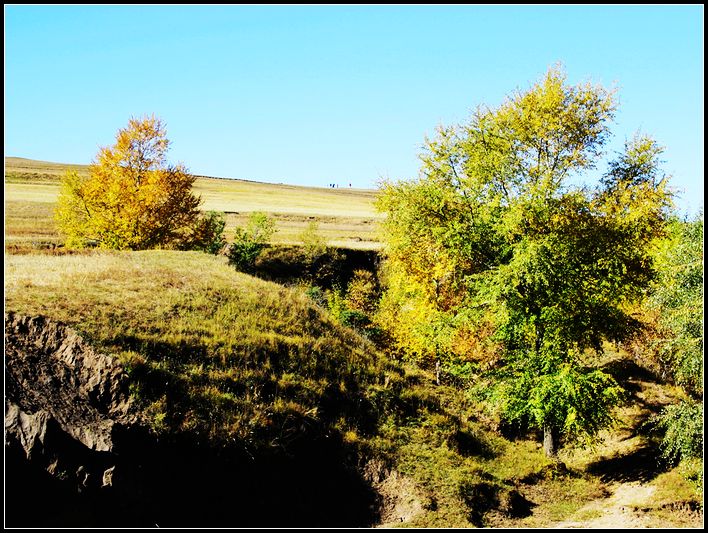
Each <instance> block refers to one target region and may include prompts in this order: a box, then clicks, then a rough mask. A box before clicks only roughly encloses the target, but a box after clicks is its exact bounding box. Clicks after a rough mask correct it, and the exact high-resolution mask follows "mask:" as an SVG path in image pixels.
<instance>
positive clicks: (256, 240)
mask: <svg viewBox="0 0 708 533" xmlns="http://www.w3.org/2000/svg"><path fill="white" fill-rule="evenodd" d="M275 231H276V230H275V221H274V220H273V219H272V218H270V217H269V216H268V215H266V214H265V213H260V212H254V213H252V214H251V216H250V217H249V219H248V222H247V223H246V226H245V227H238V228H236V232H235V235H234V242H233V243H231V245H230V246H229V251H228V254H227V256H228V258H229V264H230V265H232V266H234V267H235V268H236V270H240V271H241V272H253V270H254V266H255V264H256V258H257V257H258V255H259V254H260V253H261V251H262V250H263V249H264V248H265V247H266V245H267V244H268V241H269V240H270V238H271V237H272V236H273V233H275Z"/></svg>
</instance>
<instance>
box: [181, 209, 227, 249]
mask: <svg viewBox="0 0 708 533" xmlns="http://www.w3.org/2000/svg"><path fill="white" fill-rule="evenodd" d="M225 227H226V217H225V216H224V214H223V213H218V212H216V211H208V212H207V213H205V214H204V215H203V216H202V217H200V218H199V220H198V221H197V223H196V225H195V227H194V232H193V234H192V236H191V238H190V240H189V241H187V242H186V243H185V246H184V249H186V250H197V251H200V252H206V253H208V254H213V255H217V254H218V253H219V252H220V251H221V250H222V249H223V248H224V246H226V239H224V228H225Z"/></svg>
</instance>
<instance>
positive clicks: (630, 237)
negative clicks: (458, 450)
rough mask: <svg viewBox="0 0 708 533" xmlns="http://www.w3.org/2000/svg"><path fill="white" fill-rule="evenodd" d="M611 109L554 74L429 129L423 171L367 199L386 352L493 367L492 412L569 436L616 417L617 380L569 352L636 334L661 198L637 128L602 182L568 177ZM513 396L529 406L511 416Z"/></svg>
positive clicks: (661, 187)
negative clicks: (391, 344)
mask: <svg viewBox="0 0 708 533" xmlns="http://www.w3.org/2000/svg"><path fill="white" fill-rule="evenodd" d="M615 107H616V106H615V101H614V96H613V94H612V93H611V92H610V91H607V90H605V89H604V88H602V87H599V86H593V85H591V84H589V83H586V84H580V85H577V86H569V85H567V84H566V82H565V75H564V74H563V72H562V71H561V70H560V69H559V68H552V69H550V70H549V71H548V73H547V74H546V75H545V76H544V77H543V79H541V80H540V81H539V82H538V83H536V84H535V85H534V86H533V87H531V88H530V89H529V90H527V91H526V92H519V93H517V94H515V95H513V96H512V97H510V98H509V99H508V100H507V101H505V102H504V103H503V104H502V105H501V106H500V107H499V108H497V109H495V110H492V109H488V108H484V107H480V108H478V109H477V111H476V112H475V113H474V114H473V116H472V119H471V120H470V122H469V123H468V124H465V125H462V126H459V127H441V128H440V129H439V131H438V135H437V137H436V138H434V139H432V140H426V148H425V152H424V153H423V155H422V157H421V159H422V163H423V164H422V170H421V175H420V177H419V178H418V179H417V180H415V181H411V182H399V183H386V184H384V186H383V191H382V195H381V199H380V201H379V204H378V206H379V208H380V209H381V210H382V211H384V212H385V213H386V214H387V215H388V216H387V218H386V220H385V222H384V226H385V228H384V229H385V231H384V235H385V236H386V238H387V248H386V255H387V263H388V265H387V269H388V272H387V276H386V277H387V282H388V285H387V292H386V294H385V295H384V298H383V300H382V304H381V312H380V313H379V320H380V322H381V323H382V324H383V325H384V327H386V328H388V329H389V331H391V334H392V336H393V337H394V338H395V340H396V342H397V344H398V346H399V347H400V348H401V349H402V350H404V351H405V352H407V353H408V354H410V355H412V356H413V357H414V358H415V359H417V360H418V361H421V362H425V363H428V364H430V363H432V362H435V361H439V360H443V361H446V360H447V361H449V360H456V361H460V362H462V363H464V361H465V360H468V361H475V362H477V363H480V364H481V365H482V367H486V368H489V369H494V368H496V369H502V370H503V371H501V372H495V374H494V376H495V378H496V379H495V380H493V381H492V384H493V385H495V386H498V387H499V389H498V391H497V392H498V393H497V394H496V395H494V396H493V398H494V399H496V400H497V402H498V407H499V408H500V409H501V411H502V412H503V413H505V414H506V416H510V417H511V418H513V419H519V418H520V417H521V418H525V419H526V420H527V421H528V422H529V423H531V424H532V425H536V426H547V425H550V426H551V427H552V429H553V430H554V432H564V433H565V436H566V437H571V436H581V437H583V438H587V437H589V436H590V435H593V434H596V433H597V431H598V430H599V429H600V428H601V427H603V426H604V425H607V424H608V423H610V422H611V420H612V417H611V416H610V415H609V413H608V410H609V409H610V408H611V406H612V404H613V403H614V402H616V401H617V399H618V390H617V386H616V383H615V382H614V381H613V380H612V379H611V378H610V377H609V376H607V375H605V374H604V373H602V372H599V371H596V370H593V369H591V368H585V366H584V365H585V362H584V361H583V357H582V356H581V355H582V354H584V353H585V351H586V350H587V349H594V350H600V349H601V346H602V342H603V341H604V340H621V339H622V338H625V337H626V336H627V335H628V334H630V333H631V332H632V331H633V330H635V329H636V328H637V327H638V325H639V324H638V322H637V321H636V320H635V319H634V318H633V317H632V316H631V315H630V314H629V312H628V309H629V307H628V305H629V304H630V303H632V302H635V301H637V300H638V299H640V298H641V297H642V296H643V295H644V292H645V290H646V288H647V286H648V284H649V282H650V281H651V280H652V278H653V276H654V270H653V267H652V261H651V253H650V252H651V247H652V244H653V242H654V241H655V240H656V239H657V238H658V237H660V236H661V235H662V232H663V225H664V221H665V218H666V210H667V208H668V207H669V205H670V191H669V190H668V188H667V184H666V180H665V178H664V176H663V174H661V173H660V171H659V169H658V161H657V157H658V155H659V154H660V153H661V148H660V147H659V146H658V145H657V144H656V142H655V141H653V140H652V139H651V138H648V137H646V136H637V137H635V138H634V139H632V140H630V141H628V142H627V143H626V146H625V151H624V153H622V154H620V156H619V158H618V159H617V161H616V162H613V163H611V164H610V167H609V171H608V172H607V174H606V176H605V178H604V179H603V181H602V183H601V185H600V186H599V187H598V188H596V189H594V190H591V189H589V188H587V187H574V186H572V185H571V184H570V182H569V178H570V177H574V176H575V175H577V174H579V173H581V172H583V171H587V170H590V169H593V168H594V166H595V163H596V161H597V160H598V158H599V157H600V156H601V155H602V149H603V146H604V144H605V141H606V139H607V137H608V135H609V127H608V123H609V121H610V120H611V119H612V118H613V116H614V112H615ZM469 337H477V339H475V340H473V341H470V340H469ZM574 379H577V380H578V383H577V386H570V383H571V381H572V380H574ZM510 394H514V395H520V396H518V398H516V397H515V398H511V397H509V395H510ZM551 398H552V399H553V401H550V399H551ZM518 402H522V403H523V402H526V403H527V404H528V405H529V406H531V405H538V408H532V407H528V408H525V413H524V417H522V416H521V415H522V413H521V412H520V411H519V409H518V408H516V407H514V408H511V407H510V406H511V405H516V406H520V405H521V403H518ZM539 402H541V403H542V404H543V406H544V407H543V408H541V407H540V406H541V403H539Z"/></svg>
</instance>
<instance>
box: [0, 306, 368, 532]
mask: <svg viewBox="0 0 708 533" xmlns="http://www.w3.org/2000/svg"><path fill="white" fill-rule="evenodd" d="M129 381H130V380H129V377H128V376H127V374H126V372H125V371H124V370H123V369H122V368H121V366H120V364H119V363H118V362H117V361H116V360H115V359H113V358H112V357H110V356H109V355H106V354H102V353H100V352H98V351H97V350H95V349H93V348H92V347H91V346H90V345H89V344H88V343H86V342H85V341H84V340H83V339H82V338H81V337H80V336H79V335H78V334H77V333H76V332H74V331H73V330H71V329H70V328H68V327H65V326H63V325H61V324H58V323H55V322H53V321H51V320H49V319H45V318H42V317H25V316H19V315H16V314H13V313H9V314H6V315H5V383H6V390H5V487H6V493H5V510H6V516H5V519H6V525H7V526H9V527H18V526H19V527H42V526H44V527H57V526H64V527H68V526H71V527H154V526H161V527H164V526H172V527H208V526H211V527H223V526H229V527H266V526H275V527H277V526H280V527H283V526H289V527H298V526H300V527H302V526H307V527H326V526H330V527H332V526H334V527H337V526H340V527H342V526H368V525H371V524H373V523H376V522H377V521H378V519H379V502H380V499H379V496H378V495H377V494H376V492H375V491H374V490H373V489H372V487H371V483H370V482H368V481H366V480H365V476H364V475H363V474H362V473H361V471H360V469H358V468H357V467H356V466H351V465H357V464H358V462H359V458H358V457H355V456H353V455H352V453H350V452H348V451H347V448H346V447H345V446H344V445H343V443H342V441H341V439H338V437H337V435H336V434H333V433H330V434H327V433H322V432H321V433H313V434H312V435H308V436H306V437H304V438H303V439H300V441H299V442H298V444H297V446H296V447H294V448H291V449H289V450H288V451H287V453H284V452H283V451H279V450H272V451H269V452H262V453H259V454H258V455H254V454H253V453H250V452H249V451H247V450H245V449H244V448H243V447H240V446H239V444H238V443H235V444H234V446H233V447H231V448H225V447H224V446H223V445H221V446H216V445H214V444H213V443H210V442H203V441H199V440H198V439H197V438H196V437H194V436H191V435H189V434H179V435H168V436H164V435H163V436H161V437H158V436H156V435H155V434H154V433H153V432H151V431H150V429H149V426H148V425H147V424H146V423H145V421H144V420H143V419H142V418H141V415H140V411H139V409H138V408H137V407H136V406H135V405H134V403H133V402H132V401H131V398H130V394H129Z"/></svg>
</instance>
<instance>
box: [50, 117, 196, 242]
mask: <svg viewBox="0 0 708 533" xmlns="http://www.w3.org/2000/svg"><path fill="white" fill-rule="evenodd" d="M168 148H169V141H168V140H167V136H166V130H165V127H164V125H163V123H162V121H161V120H159V119H158V118H155V117H154V116H152V117H145V118H143V119H131V120H130V121H129V123H128V126H127V127H126V128H124V129H120V130H118V134H117V135H116V143H115V144H114V145H113V146H111V147H105V148H101V149H100V151H99V153H98V155H97V157H96V161H94V162H93V163H92V164H91V165H90V166H89V172H88V175H84V174H79V173H78V172H76V171H68V172H67V173H66V175H65V176H64V178H63V179H62V185H61V193H60V195H59V200H58V205H57V209H56V213H55V217H56V221H57V225H58V227H59V230H60V232H61V233H63V234H64V235H65V236H66V240H67V245H68V246H78V247H82V246H86V245H88V244H91V243H95V244H97V245H98V246H100V247H102V248H110V249H118V250H126V249H128V250H144V249H149V248H157V247H164V248H184V247H185V243H187V242H190V241H191V240H192V239H194V238H195V235H194V231H195V227H196V229H197V231H199V232H203V231H204V229H205V227H204V224H203V222H201V221H200V219H199V211H198V206H199V203H200V199H199V198H198V197H196V196H194V194H192V191H191V190H192V184H193V182H194V176H191V175H190V174H188V173H187V171H186V169H185V168H184V167H183V166H182V165H176V166H174V165H169V164H168V163H167V160H166V154H167V150H168Z"/></svg>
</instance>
